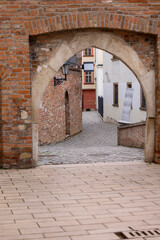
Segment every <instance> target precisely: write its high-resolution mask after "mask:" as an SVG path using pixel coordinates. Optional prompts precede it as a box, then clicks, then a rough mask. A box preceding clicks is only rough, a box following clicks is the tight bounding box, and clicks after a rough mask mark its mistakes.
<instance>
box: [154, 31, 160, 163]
mask: <svg viewBox="0 0 160 240" xmlns="http://www.w3.org/2000/svg"><path fill="white" fill-rule="evenodd" d="M155 162H156V163H160V35H159V36H158V38H157V79H156V122H155Z"/></svg>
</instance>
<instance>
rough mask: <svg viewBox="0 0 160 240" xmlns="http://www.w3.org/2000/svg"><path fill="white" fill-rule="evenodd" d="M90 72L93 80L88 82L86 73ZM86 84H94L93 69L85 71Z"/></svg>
mask: <svg viewBox="0 0 160 240" xmlns="http://www.w3.org/2000/svg"><path fill="white" fill-rule="evenodd" d="M87 73H90V74H91V82H86V77H87V76H86V74H87ZM84 84H94V72H93V71H86V72H84Z"/></svg>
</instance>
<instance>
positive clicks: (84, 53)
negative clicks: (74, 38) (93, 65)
mask: <svg viewBox="0 0 160 240" xmlns="http://www.w3.org/2000/svg"><path fill="white" fill-rule="evenodd" d="M88 49H90V50H91V54H86V51H87V50H88ZM83 57H93V47H90V48H86V49H84V50H83Z"/></svg>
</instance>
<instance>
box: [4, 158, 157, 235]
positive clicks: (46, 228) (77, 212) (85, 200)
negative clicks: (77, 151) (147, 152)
mask: <svg viewBox="0 0 160 240" xmlns="http://www.w3.org/2000/svg"><path fill="white" fill-rule="evenodd" d="M0 191H1V194H0V240H9V239H10V240H18V239H23V240H27V239H34V240H42V239H53V240H114V239H115V240H116V239H122V238H120V237H119V236H117V235H116V234H115V233H116V232H124V233H126V234H128V232H129V231H131V230H139V231H142V230H144V231H145V234H148V236H149V235H150V237H147V235H145V234H143V235H141V234H140V236H139V238H136V237H132V238H130V239H140V240H142V239H148V240H151V239H154V240H157V239H160V235H158V231H157V234H156V233H155V234H151V232H150V233H149V230H152V229H160V165H155V164H151V165H148V164H146V163H142V162H126V163H120V162H119V163H101V164H100V163H97V164H84V165H59V166H54V165H51V166H42V167H38V168H36V169H29V170H0ZM146 232H148V233H146ZM140 233H142V232H140ZM137 236H138V235H137ZM144 236H146V237H144Z"/></svg>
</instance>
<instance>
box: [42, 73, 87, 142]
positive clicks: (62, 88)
mask: <svg viewBox="0 0 160 240" xmlns="http://www.w3.org/2000/svg"><path fill="white" fill-rule="evenodd" d="M57 76H58V77H64V76H63V75H62V74H58V75H57ZM81 86H82V82H81V70H78V69H73V70H71V69H70V70H69V74H68V75H67V81H66V82H63V83H62V84H61V85H59V86H54V80H52V81H51V82H50V84H49V86H48V88H47V90H46V92H45V94H44V96H43V99H42V104H41V108H40V111H39V144H44V143H47V144H49V143H55V142H59V141H62V140H64V139H65V138H66V119H65V111H66V109H65V94H66V92H68V98H69V126H70V127H69V130H70V131H69V132H70V133H69V135H70V136H73V135H75V134H77V133H78V132H80V131H81V130H82V89H81V88H82V87H81ZM67 135H68V134H67Z"/></svg>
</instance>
